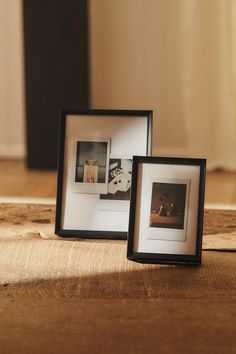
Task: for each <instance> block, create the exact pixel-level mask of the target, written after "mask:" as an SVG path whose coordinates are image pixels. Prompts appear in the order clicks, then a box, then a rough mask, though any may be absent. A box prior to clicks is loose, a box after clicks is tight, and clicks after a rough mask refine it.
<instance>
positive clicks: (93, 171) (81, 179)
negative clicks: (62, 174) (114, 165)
mask: <svg viewBox="0 0 236 354" xmlns="http://www.w3.org/2000/svg"><path fill="white" fill-rule="evenodd" d="M109 155H110V139H107V140H103V139H101V140H97V139H96V140H93V139H87V140H85V139H77V140H76V141H75V159H74V160H75V173H74V192H75V193H104V194H106V193H107V191H108V173H109Z"/></svg>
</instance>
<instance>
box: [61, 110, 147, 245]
mask: <svg viewBox="0 0 236 354" xmlns="http://www.w3.org/2000/svg"><path fill="white" fill-rule="evenodd" d="M151 130H152V111H132V110H128V111H124V110H86V111H79V110H62V112H61V126H60V146H59V164H58V186H57V208H56V231H55V232H56V234H57V235H59V236H78V237H90V238H121V239H126V238H127V232H128V220H129V204H130V186H131V178H132V159H133V155H137V154H142V155H150V154H151Z"/></svg>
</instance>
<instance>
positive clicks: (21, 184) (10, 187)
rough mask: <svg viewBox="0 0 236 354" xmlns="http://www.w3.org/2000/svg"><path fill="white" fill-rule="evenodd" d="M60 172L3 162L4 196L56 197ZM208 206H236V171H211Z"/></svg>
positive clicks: (1, 194) (0, 177)
mask: <svg viewBox="0 0 236 354" xmlns="http://www.w3.org/2000/svg"><path fill="white" fill-rule="evenodd" d="M56 184H57V173H56V171H41V170H40V171H39V170H28V169H27V168H26V166H25V164H24V161H14V160H9V161H8V160H0V197H22V198H55V197H56ZM205 202H206V203H207V204H225V205H227V206H229V205H230V204H232V205H236V172H235V173H233V172H224V171H215V172H208V173H207V179H206V198H205Z"/></svg>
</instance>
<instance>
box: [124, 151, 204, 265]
mask: <svg viewBox="0 0 236 354" xmlns="http://www.w3.org/2000/svg"><path fill="white" fill-rule="evenodd" d="M205 166H206V160H205V159H187V158H170V157H168V158H165V157H142V156H134V159H133V179H132V193H131V206H130V221H129V234H128V250H127V256H128V259H131V260H135V261H139V262H151V263H192V264H200V263H201V242H202V227H203V210H204V186H205Z"/></svg>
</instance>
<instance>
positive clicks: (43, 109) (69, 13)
mask: <svg viewBox="0 0 236 354" xmlns="http://www.w3.org/2000/svg"><path fill="white" fill-rule="evenodd" d="M87 3H88V1H86V0H24V1H23V11H24V39H25V83H26V116H27V117H26V126H27V149H28V156H27V165H28V167H30V168H55V167H56V165H57V146H58V129H59V112H60V108H61V107H64V108H82V109H83V108H88V106H89V93H88V9H87Z"/></svg>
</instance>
